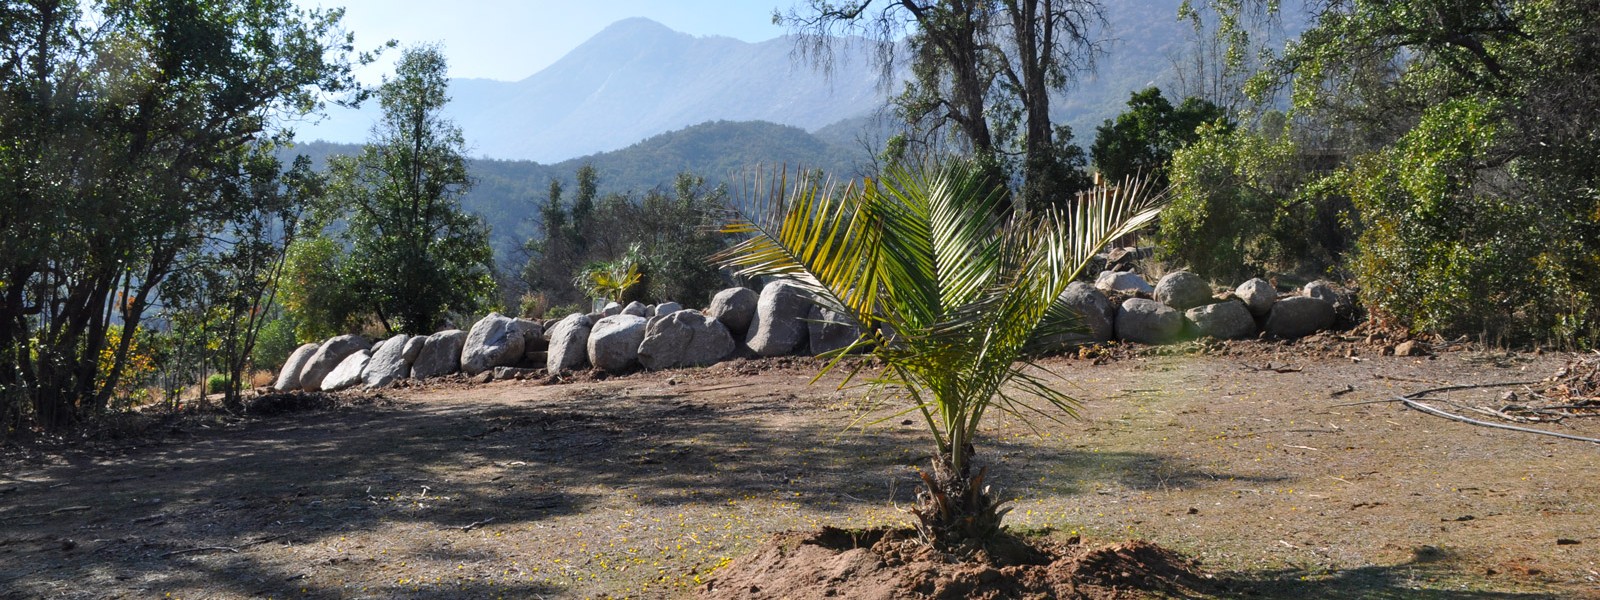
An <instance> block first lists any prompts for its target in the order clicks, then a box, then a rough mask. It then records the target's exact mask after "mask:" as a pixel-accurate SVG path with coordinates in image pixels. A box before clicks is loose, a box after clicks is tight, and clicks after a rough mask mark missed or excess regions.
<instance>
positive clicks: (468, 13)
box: [296, 0, 790, 83]
mask: <svg viewBox="0 0 1600 600" xmlns="http://www.w3.org/2000/svg"><path fill="white" fill-rule="evenodd" d="M296 2H297V3H298V4H299V5H300V6H302V7H304V8H332V7H336V6H343V7H344V8H345V18H344V24H345V28H346V29H348V30H349V31H351V32H353V33H354V34H355V36H356V48H357V49H358V50H365V49H371V48H375V47H377V46H380V45H382V44H383V43H384V42H385V41H388V40H391V39H392V40H395V41H398V42H400V44H401V45H402V46H404V45H407V44H413V43H419V42H439V43H441V44H442V45H443V47H444V51H445V56H446V57H447V58H448V59H449V61H450V76H451V77H463V78H482V79H497V80H501V81H518V80H521V79H524V78H526V77H528V76H529V75H533V74H534V73H537V72H539V70H540V69H543V68H545V67H547V66H550V64H551V63H554V62H555V61H556V60H557V59H560V58H561V57H562V56H564V55H565V54H566V53H567V52H569V51H571V50H572V49H573V48H576V47H577V46H578V45H579V44H582V43H583V42H584V41H585V40H587V39H589V38H590V37H593V36H594V34H596V33H599V32H600V30H602V29H605V27H606V26H607V25H610V24H612V23H615V22H617V21H620V20H622V19H626V18H629V17H646V18H649V19H652V20H654V21H657V22H659V23H661V24H663V25H666V26H667V27H670V28H672V29H674V30H677V31H681V32H684V33H688V34H692V35H697V36H711V35H717V36H725V37H731V38H736V39H740V40H744V41H747V42H760V41H765V40H770V39H772V38H775V37H778V36H779V35H782V34H783V33H784V30H783V28H781V27H779V26H776V25H773V24H772V10H773V8H775V7H778V6H780V5H781V6H783V7H784V8H785V9H787V8H788V6H789V4H790V0H577V1H571V0H567V1H556V0H455V1H454V2H439V1H438V0H296ZM398 54H399V53H398V52H395V51H389V52H385V53H384V60H382V61H380V62H379V63H376V64H374V65H372V66H369V67H367V68H366V69H365V70H363V71H362V72H361V73H360V74H359V76H360V78H361V79H362V80H363V81H365V82H367V83H377V82H378V80H379V78H380V77H381V76H382V75H383V74H384V73H387V72H388V71H389V70H390V69H391V68H392V66H393V61H394V57H396V56H398Z"/></svg>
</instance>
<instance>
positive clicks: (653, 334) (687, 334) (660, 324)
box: [639, 310, 735, 371]
mask: <svg viewBox="0 0 1600 600" xmlns="http://www.w3.org/2000/svg"><path fill="white" fill-rule="evenodd" d="M734 346H735V344H734V341H733V335H732V333H730V332H729V331H728V328H727V326H725V325H723V324H722V322H721V321H719V320H717V319H715V318H712V317H710V316H708V315H702V314H700V313H697V312H695V311H692V310H680V311H676V312H673V313H671V314H668V315H664V316H659V317H656V318H654V319H651V320H650V323H649V324H648V325H647V326H646V327H645V334H644V341H643V342H641V343H640V344H639V364H641V365H644V368H646V369H650V370H652V371H654V370H658V369H670V368H675V367H704V366H708V365H713V364H716V363H717V362H719V361H721V360H722V359H724V358H727V357H728V355H729V354H732V353H733V350H734Z"/></svg>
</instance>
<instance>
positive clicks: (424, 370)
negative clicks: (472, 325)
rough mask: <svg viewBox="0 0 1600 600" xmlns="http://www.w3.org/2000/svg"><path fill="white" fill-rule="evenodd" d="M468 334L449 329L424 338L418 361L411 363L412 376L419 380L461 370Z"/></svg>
mask: <svg viewBox="0 0 1600 600" xmlns="http://www.w3.org/2000/svg"><path fill="white" fill-rule="evenodd" d="M466 343H467V332H465V331H462V330H460V329H448V330H445V331H441V332H438V333H435V334H433V335H430V336H428V337H427V338H424V341H423V343H422V350H421V351H420V352H418V353H417V360H415V361H412V363H411V376H412V377H414V378H417V379H427V378H429V377H439V376H443V375H449V374H451V373H454V372H456V371H459V370H461V348H462V346H465V345H466Z"/></svg>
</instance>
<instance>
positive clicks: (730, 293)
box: [656, 287, 760, 338]
mask: <svg viewBox="0 0 1600 600" xmlns="http://www.w3.org/2000/svg"><path fill="white" fill-rule="evenodd" d="M759 302H760V296H758V295H756V293H755V292H754V291H752V290H751V289H750V288H743V287H737V288H728V289H725V290H722V291H720V292H717V295H716V296H713V297H712V298H711V306H709V307H707V308H706V314H707V315H710V316H711V317H712V318H715V319H716V320H718V321H721V322H722V324H723V325H724V326H726V327H727V328H728V333H731V334H733V335H734V336H736V337H741V338H742V337H744V335H745V333H748V332H749V331H750V322H751V321H753V320H755V318H756V304H757V303H759ZM664 314H669V313H668V312H667V311H664V310H661V309H659V308H658V309H656V315H657V316H661V315H664Z"/></svg>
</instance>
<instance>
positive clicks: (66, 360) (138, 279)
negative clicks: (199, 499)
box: [0, 0, 354, 436]
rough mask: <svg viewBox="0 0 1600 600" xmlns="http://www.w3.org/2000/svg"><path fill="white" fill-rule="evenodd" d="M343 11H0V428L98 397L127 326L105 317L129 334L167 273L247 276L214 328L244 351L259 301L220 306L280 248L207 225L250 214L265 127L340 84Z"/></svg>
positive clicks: (60, 421) (250, 291)
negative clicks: (226, 324) (105, 359)
mask: <svg viewBox="0 0 1600 600" xmlns="http://www.w3.org/2000/svg"><path fill="white" fill-rule="evenodd" d="M341 14H342V11H337V10H335V11H310V12H307V11H302V10H300V9H298V8H296V7H295V5H294V4H293V3H291V2H287V1H285V0H219V1H215V2H68V1H63V0H41V1H37V2H7V3H5V4H4V5H0V48H4V49H6V51H5V53H4V56H5V58H3V59H0V98H3V100H0V215H4V217H0V239H4V240H6V243H7V244H8V246H9V250H8V252H6V253H4V254H3V255H0V279H3V280H4V283H3V284H0V289H3V290H4V294H5V298H4V300H3V301H0V353H3V354H4V356H3V358H0V365H7V367H6V368H4V369H0V436H4V435H5V434H6V433H8V432H9V431H12V430H14V429H15V428H18V427H28V426H33V425H38V426H43V427H47V428H64V427H69V426H71V425H73V424H75V423H77V422H80V421H81V420H82V419H83V418H85V417H86V416H88V415H92V414H94V413H97V412H100V411H103V410H105V409H106V408H108V407H109V404H110V400H111V397H112V396H113V395H114V394H115V393H116V390H117V388H118V386H119V384H120V382H119V379H120V373H121V370H122V369H121V368H120V367H117V366H116V365H117V364H126V362H127V361H128V360H129V358H130V357H129V353H130V351H131V349H132V343H133V342H132V340H133V338H134V337H135V336H124V337H122V338H121V339H120V340H119V341H118V342H117V343H116V345H115V346H114V347H113V346H112V345H111V341H110V339H109V338H108V335H109V333H110V328H109V326H108V324H109V323H112V322H114V321H117V320H120V321H121V322H123V323H124V324H125V326H126V327H129V328H137V327H138V326H139V324H140V322H141V321H142V320H143V318H144V317H145V316H146V313H147V312H149V311H152V310H155V308H156V307H157V306H158V305H161V304H164V303H165V299H164V298H162V299H161V301H160V302H158V301H157V300H158V298H157V294H158V290H160V291H159V293H160V294H161V295H162V296H165V295H166V291H165V284H166V282H167V281H168V279H169V278H170V277H172V276H173V275H174V274H175V273H179V272H187V271H213V270H217V271H225V272H226V274H224V275H223V276H220V277H216V278H214V279H216V280H218V281H219V282H227V281H230V280H231V281H232V282H237V283H240V284H242V285H243V286H244V287H243V288H240V289H242V290H243V291H242V292H241V293H239V294H219V296H222V297H223V298H222V299H225V300H230V301H229V302H228V304H227V307H226V308H227V310H228V312H229V313H230V316H238V315H240V314H245V315H246V316H243V317H240V318H237V319H233V320H232V329H231V334H230V330H229V329H227V328H224V329H221V330H216V333H217V335H219V336H222V337H227V338H230V340H231V341H229V342H228V343H229V344H232V345H233V346H234V348H233V350H239V351H242V350H243V349H245V348H247V347H248V345H249V343H248V338H249V331H250V327H251V326H252V324H251V323H250V320H249V317H248V314H247V313H248V310H244V311H243V312H242V313H241V312H236V311H235V309H239V308H241V307H244V306H246V305H248V304H254V303H255V301H254V300H252V301H250V302H232V300H239V299H241V298H244V297H245V296H252V295H254V297H255V299H256V300H259V299H260V296H259V295H256V294H254V292H255V291H257V290H258V289H259V288H255V287H254V285H253V284H254V281H256V278H255V277H254V275H256V274H259V273H260V272H261V271H262V269H261V267H262V266H263V265H265V264H269V263H271V262H272V261H271V260H270V258H269V257H268V256H267V255H269V254H272V253H273V252H275V251H276V250H272V251H268V252H257V251H256V250H257V249H262V248H260V247H256V246H255V244H253V243H250V244H246V245H248V246H251V247H252V248H251V249H248V250H244V251H238V252H236V251H235V250H236V249H230V248H219V247H218V245H220V244H219V243H218V241H217V238H218V237H224V236H226V235H227V234H230V233H234V232H238V231H248V230H249V229H250V228H251V227H253V225H254V223H248V221H251V220H253V219H255V218H256V217H262V216H264V215H262V214H260V212H258V211H257V207H258V206H259V203H260V202H261V201H263V200H266V199H270V196H271V194H264V193H263V192H264V191H265V190H267V189H269V188H272V187H274V186H276V185H277V184H276V183H275V182H273V180H274V179H275V178H276V177H277V176H278V175H280V171H281V166H280V165H277V164H276V162H275V161H269V160H262V154H264V152H263V150H264V147H265V146H268V145H270V144H271V143H272V142H273V141H274V140H273V138H272V136H270V135H269V134H268V132H269V130H270V129H272V128H273V126H274V125H275V121H277V120H278V119H280V118H285V117H287V118H295V117H298V116H300V115H303V114H305V113H307V112H309V111H311V110H314V109H315V108H317V107H318V106H319V105H320V104H321V103H322V102H323V101H324V99H328V98H334V97H341V96H344V95H345V94H346V93H347V92H350V91H352V87H353V85H354V83H353V80H352V79H351V77H350V64H349V56H350V53H351V50H350V40H349V38H348V37H346V36H344V35H341V33H340V27H339V19H340V16H341ZM252 213H257V214H255V215H254V216H252ZM262 222H278V215H276V214H273V215H271V218H266V219H262ZM219 234H221V235H219ZM280 239H281V238H280ZM277 249H278V250H281V245H279V246H277ZM228 296H231V297H232V298H231V299H229V298H227V297H228ZM44 307H50V308H44ZM107 348H111V349H112V352H113V360H112V361H111V362H112V364H113V366H112V367H111V368H110V369H109V371H108V372H104V373H102V372H101V368H100V366H99V365H100V362H101V361H100V359H101V355H102V352H103V351H104V350H106V349H107ZM224 352H226V351H224Z"/></svg>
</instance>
